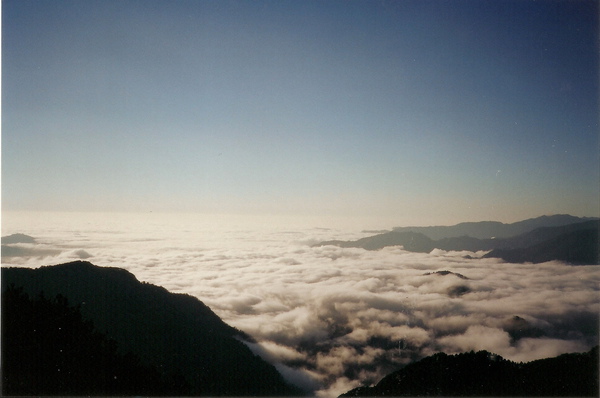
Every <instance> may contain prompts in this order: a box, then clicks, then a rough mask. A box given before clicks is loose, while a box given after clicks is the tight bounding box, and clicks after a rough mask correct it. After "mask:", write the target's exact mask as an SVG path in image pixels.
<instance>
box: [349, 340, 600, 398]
mask: <svg viewBox="0 0 600 398" xmlns="http://www.w3.org/2000/svg"><path fill="white" fill-rule="evenodd" d="M341 396H342V397H382V396H392V397H407V396H408V397H415V396H479V397H484V396H488V397H489V396H494V397H500V396H520V397H523V396H529V397H531V396H541V397H551V396H563V397H582V396H595V397H597V396H598V346H596V347H594V348H593V349H592V350H591V351H589V352H587V353H582V354H578V353H574V354H563V355H560V356H558V357H555V358H547V359H540V360H537V361H532V362H528V363H524V364H523V363H515V362H512V361H508V360H506V359H504V358H502V357H500V356H498V355H495V354H492V353H490V352H487V351H479V352H473V351H471V352H468V353H463V354H457V355H446V354H444V353H438V354H435V355H432V356H430V357H426V358H424V359H422V360H420V361H418V362H414V363H411V364H409V365H406V366H405V367H404V368H402V369H400V370H398V371H396V372H393V373H391V374H389V375H387V376H385V377H384V378H383V379H382V380H381V381H380V382H379V383H377V384H376V385H375V386H373V387H359V388H355V389H353V390H351V391H349V392H347V393H345V394H343V395H341Z"/></svg>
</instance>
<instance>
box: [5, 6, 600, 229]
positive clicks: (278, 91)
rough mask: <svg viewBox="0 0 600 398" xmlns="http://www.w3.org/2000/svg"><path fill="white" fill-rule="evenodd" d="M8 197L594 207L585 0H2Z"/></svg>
mask: <svg viewBox="0 0 600 398" xmlns="http://www.w3.org/2000/svg"><path fill="white" fill-rule="evenodd" d="M2 24H3V26H2V42H3V43H2V44H3V49H2V208H3V210H4V211H7V210H61V211H62V210H67V211H143V212H146V211H165V212H173V211H194V212H217V213H250V214H263V213H264V214H267V213H274V214H296V215H303V214H306V215H324V216H325V215H331V214H335V215H338V216H346V215H360V216H374V217H375V216H376V217H385V218H389V219H390V222H391V223H392V224H397V225H400V224H406V223H412V224H431V223H437V224H444V223H455V222H459V221H467V220H473V221H476V220H499V221H515V220H518V219H522V218H529V217H534V216H538V215H542V214H554V213H571V214H574V215H583V216H598V215H599V213H600V211H599V208H598V207H599V204H598V203H599V202H598V201H599V198H600V190H599V180H600V162H599V147H598V127H599V126H598V42H597V37H598V2H597V1H594V2H588V1H541V2H533V1H521V0H519V1H441V0H440V1H422V0H419V1H408V0H406V1H383V0H382V1H352V0H350V1H304V0H303V1H184V0H180V1H123V0H118V1H111V0H101V1H64V0H61V1H28V0H18V1H17V0H4V1H3V2H2Z"/></svg>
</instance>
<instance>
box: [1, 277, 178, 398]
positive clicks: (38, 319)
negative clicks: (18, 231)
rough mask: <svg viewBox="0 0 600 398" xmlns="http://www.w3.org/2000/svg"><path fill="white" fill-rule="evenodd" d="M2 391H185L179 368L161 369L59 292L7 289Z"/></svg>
mask: <svg viewBox="0 0 600 398" xmlns="http://www.w3.org/2000/svg"><path fill="white" fill-rule="evenodd" d="M2 393H3V395H112V396H114V395H146V396H148V395H171V396H173V395H186V394H188V393H189V385H188V384H187V382H186V381H185V379H184V378H183V377H182V376H180V375H176V374H172V375H165V374H161V373H160V372H159V371H158V369H156V367H154V366H150V365H145V364H142V363H141V362H140V359H139V357H138V356H136V355H135V354H132V353H131V352H128V353H121V352H119V347H118V344H117V342H116V341H115V340H112V339H109V338H107V337H106V335H104V334H102V333H99V332H98V331H97V330H96V329H95V328H94V324H93V323H92V322H91V321H89V320H84V319H83V318H82V316H81V312H80V310H79V307H78V306H70V305H69V302H68V300H67V299H66V298H65V297H63V296H61V295H57V296H56V297H53V298H48V297H45V296H44V294H43V293H40V294H39V295H38V296H37V297H30V296H29V295H28V294H27V293H24V292H23V289H22V288H16V287H15V286H14V285H12V286H10V287H9V288H8V289H6V290H5V291H4V292H3V293H2Z"/></svg>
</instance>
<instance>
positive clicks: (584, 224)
mask: <svg viewBox="0 0 600 398" xmlns="http://www.w3.org/2000/svg"><path fill="white" fill-rule="evenodd" d="M599 228H600V221H599V220H597V219H587V218H578V217H573V216H567V215H559V216H544V217H539V218H535V219H530V220H525V221H521V222H518V223H514V224H502V223H497V222H489V221H484V222H480V223H462V224H457V225H454V226H448V227H446V226H441V227H406V228H395V229H394V230H392V231H389V232H385V233H381V234H377V235H373V236H369V237H365V238H361V239H358V240H355V241H340V240H330V241H324V242H321V243H319V244H317V246H324V245H334V246H339V247H356V248H363V249H365V250H379V249H382V248H384V247H388V246H402V247H403V248H404V250H408V251H412V252H421V253H429V252H431V251H432V250H433V249H442V250H447V251H463V250H466V251H472V252H476V251H489V253H487V254H486V255H485V257H496V258H502V259H503V260H505V261H509V262H532V263H540V262H545V261H550V260H560V261H565V262H568V263H571V264H578V265H579V264H582V265H583V264H598V263H599V246H598V230H599ZM523 231H524V232H523ZM514 232H519V233H518V234H517V235H513V236H511V235H508V234H510V233H514ZM464 233H470V234H472V235H458V234H464ZM497 235H499V236H503V237H501V238H498V237H497ZM482 236H486V238H482Z"/></svg>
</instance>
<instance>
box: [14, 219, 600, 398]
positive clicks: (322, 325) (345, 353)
mask: <svg viewBox="0 0 600 398" xmlns="http://www.w3.org/2000/svg"><path fill="white" fill-rule="evenodd" d="M86 217H87V218H84V217H83V216H82V215H72V216H70V217H63V218H52V217H49V218H45V219H41V220H40V219H38V220H34V219H31V220H30V219H26V218H21V219H20V220H15V221H13V222H12V223H11V224H10V226H9V228H8V231H6V230H7V228H6V227H5V228H4V229H5V231H6V232H8V233H13V232H23V233H26V234H28V235H31V236H34V237H35V238H36V239H37V242H38V245H41V246H40V247H39V248H42V249H44V250H56V252H52V254H51V255H48V256H45V257H44V256H22V257H10V258H6V257H5V258H3V265H9V264H16V265H22V266H40V265H50V264H56V263H60V262H65V261H68V260H69V259H79V258H88V259H89V261H91V262H93V263H95V264H97V265H101V266H117V267H122V268H125V269H127V270H129V271H131V272H132V273H134V274H135V275H136V277H137V278H138V279H140V280H143V281H147V282H150V283H154V284H157V285H161V286H164V287H166V288H167V289H169V290H171V291H173V292H184V293H189V294H192V295H194V296H196V297H198V298H199V299H200V300H202V301H203V302H204V303H206V304H207V305H209V306H210V307H211V308H212V309H213V310H214V311H215V312H216V313H217V314H218V315H219V316H221V317H222V318H223V319H224V320H225V321H226V322H228V323H229V324H231V325H233V326H236V327H238V328H240V329H242V330H244V331H245V332H247V333H248V334H250V335H251V336H253V337H254V339H255V340H256V342H255V343H249V346H250V348H251V349H252V350H254V352H256V353H257V354H259V355H261V356H263V357H264V358H266V359H267V360H269V361H271V362H272V363H274V364H275V366H276V367H277V368H278V369H279V370H280V372H281V373H282V374H283V375H284V376H285V377H286V378H288V380H290V381H292V382H294V383H296V384H298V385H299V386H301V387H304V388H306V389H307V390H310V391H312V392H314V393H315V394H317V395H320V396H335V395H337V394H339V393H342V392H345V391H347V390H349V389H351V388H353V387H356V386H359V385H361V384H363V383H367V384H368V383H374V382H376V381H378V380H379V379H380V378H381V377H382V376H383V375H385V374H387V373H389V372H390V371H392V370H394V369H397V368H398V367H400V366H401V365H402V364H406V363H408V362H410V361H413V360H415V359H418V358H421V357H423V356H426V355H430V354H433V353H435V352H438V351H443V352H446V353H458V352H463V351H468V350H483V349H485V350H489V351H492V352H495V353H497V354H499V355H502V356H503V357H505V358H507V359H511V360H515V361H530V360H533V359H538V358H544V357H549V356H555V355H558V354H561V353H564V352H574V351H584V350H587V349H588V348H589V347H591V346H592V345H595V344H597V339H598V313H599V311H600V305H599V300H598V299H599V291H598V286H599V283H598V282H599V281H600V267H598V266H586V267H572V266H567V265H564V264H562V263H558V262H556V263H555V262H549V263H543V264H535V265H532V264H508V263H503V262H501V261H499V260H497V259H481V258H478V257H480V256H481V255H482V254H483V253H471V252H444V251H442V250H434V251H433V252H432V253H429V254H422V253H410V252H406V251H404V250H402V249H401V248H399V247H389V248H385V249H383V250H379V251H365V250H363V249H355V248H339V247H334V246H323V247H312V246H311V244H312V243H314V242H316V241H320V240H327V239H356V238H359V237H362V236H365V235H368V234H366V233H364V232H359V231H360V229H353V230H352V229H345V228H332V229H326V228H319V227H322V226H323V223H319V224H317V223H315V224H312V225H309V226H306V225H303V226H298V225H297V224H292V223H289V222H288V223H280V224H275V223H272V222H267V220H256V219H255V220H251V222H248V220H246V221H244V222H240V221H239V220H238V219H229V218H228V219H223V218H214V217H213V218H210V217H200V216H198V217H184V216H171V217H166V216H158V215H154V216H148V215H146V216H144V217H140V216H133V215H127V216H125V215H122V216H120V217H116V216H113V217H94V218H90V217H91V216H86ZM28 220H30V221H29V222H28ZM34 221H36V222H34ZM381 227H386V226H381ZM4 234H6V233H4ZM31 249H34V247H31ZM438 271H450V272H438Z"/></svg>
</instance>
